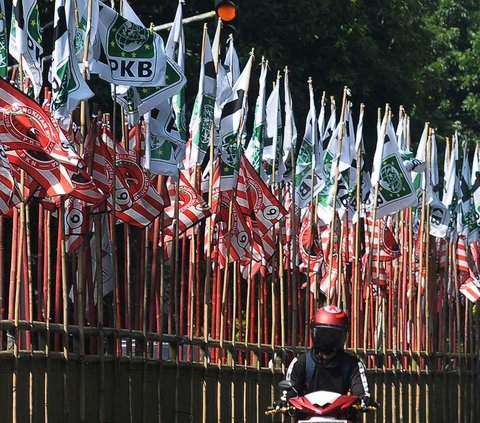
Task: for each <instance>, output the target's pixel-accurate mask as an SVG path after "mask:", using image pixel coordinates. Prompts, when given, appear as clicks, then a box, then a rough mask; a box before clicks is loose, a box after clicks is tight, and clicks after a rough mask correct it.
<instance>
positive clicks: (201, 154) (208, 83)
mask: <svg viewBox="0 0 480 423" xmlns="http://www.w3.org/2000/svg"><path fill="white" fill-rule="evenodd" d="M202 51H203V55H202V63H201V66H200V77H199V80H198V92H197V96H196V97H195V104H194V105H193V112H192V118H191V120H190V133H191V140H192V144H191V148H192V149H191V154H190V167H193V165H194V164H195V163H196V164H199V165H201V164H202V163H203V160H204V158H205V155H206V154H207V153H208V148H209V146H210V139H211V132H212V126H213V124H214V122H213V121H214V109H215V94H216V90H217V80H216V72H215V64H214V60H213V55H212V47H211V45H210V38H209V37H208V33H207V28H206V27H205V28H204V42H203V50H202Z"/></svg>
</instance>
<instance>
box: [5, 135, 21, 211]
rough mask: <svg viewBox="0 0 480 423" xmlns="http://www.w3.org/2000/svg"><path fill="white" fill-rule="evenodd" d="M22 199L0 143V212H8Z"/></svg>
mask: <svg viewBox="0 0 480 423" xmlns="http://www.w3.org/2000/svg"><path fill="white" fill-rule="evenodd" d="M21 201H22V196H21V194H20V190H19V188H18V184H17V181H16V180H15V178H14V177H13V175H12V168H11V166H10V162H9V161H8V158H7V155H6V154H5V150H4V149H3V147H2V144H1V143H0V214H5V213H8V211H9V210H10V209H12V208H13V207H15V206H16V205H17V204H18V203H20V202H21Z"/></svg>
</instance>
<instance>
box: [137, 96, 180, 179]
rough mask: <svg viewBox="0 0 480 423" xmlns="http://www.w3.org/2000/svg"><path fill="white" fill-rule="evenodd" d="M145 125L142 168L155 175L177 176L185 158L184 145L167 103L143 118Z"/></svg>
mask: <svg viewBox="0 0 480 423" xmlns="http://www.w3.org/2000/svg"><path fill="white" fill-rule="evenodd" d="M145 121H146V123H147V134H146V148H145V160H144V163H143V165H144V168H145V169H146V170H149V171H150V172H151V173H154V174H156V175H167V176H174V177H177V176H178V172H179V164H180V163H181V161H182V160H183V158H184V156H185V143H184V142H183V140H182V138H181V136H180V132H179V131H178V129H177V127H176V123H175V116H174V114H173V111H172V107H171V106H170V104H169V102H168V101H165V102H163V103H162V104H161V105H160V106H158V108H155V109H153V110H152V111H151V112H150V113H148V114H147V115H146V116H145Z"/></svg>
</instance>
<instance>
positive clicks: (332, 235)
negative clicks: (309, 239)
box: [327, 86, 348, 304]
mask: <svg viewBox="0 0 480 423" xmlns="http://www.w3.org/2000/svg"><path fill="white" fill-rule="evenodd" d="M347 93H348V87H346V86H345V87H344V88H343V96H342V109H341V110H340V121H339V123H338V124H339V129H338V138H337V141H338V143H337V157H336V158H335V160H336V163H335V177H334V179H333V190H332V198H333V201H332V220H331V222H330V252H329V264H330V272H329V289H331V284H332V267H333V249H334V242H335V221H336V214H337V191H338V177H339V171H338V167H339V164H340V156H341V151H342V142H343V131H344V125H345V107H346V102H347ZM339 245H340V244H339ZM338 250H339V249H338ZM337 254H338V257H339V260H340V257H341V253H340V251H337ZM340 273H341V267H340V263H339V267H338V277H340ZM327 304H330V292H329V293H328V295H327Z"/></svg>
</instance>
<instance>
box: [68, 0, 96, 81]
mask: <svg viewBox="0 0 480 423" xmlns="http://www.w3.org/2000/svg"><path fill="white" fill-rule="evenodd" d="M88 3H89V0H76V5H77V9H76V13H77V15H78V19H77V21H76V28H75V38H74V40H75V41H74V46H75V56H76V57H77V62H78V64H79V66H80V70H82V72H83V66H84V65H85V68H86V70H87V71H88V72H89V71H90V68H91V67H92V63H93V54H92V51H93V45H94V43H95V37H96V34H97V28H98V1H92V2H91V7H92V9H91V15H90V16H89V11H88ZM87 34H89V36H88V41H89V46H88V50H87V51H85V46H86V44H87ZM85 54H87V56H86V61H85V63H84V60H85Z"/></svg>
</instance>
